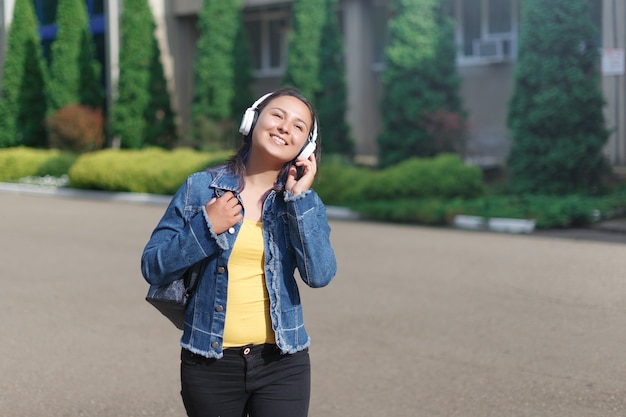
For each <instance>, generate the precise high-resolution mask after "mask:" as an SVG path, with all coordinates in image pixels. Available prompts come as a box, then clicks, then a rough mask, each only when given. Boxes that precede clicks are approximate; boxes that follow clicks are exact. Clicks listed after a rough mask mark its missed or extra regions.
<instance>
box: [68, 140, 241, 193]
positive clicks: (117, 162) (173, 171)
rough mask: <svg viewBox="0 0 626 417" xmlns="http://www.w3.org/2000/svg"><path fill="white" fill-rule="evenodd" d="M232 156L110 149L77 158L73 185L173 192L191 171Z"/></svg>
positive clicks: (188, 151) (90, 187) (188, 150)
mask: <svg viewBox="0 0 626 417" xmlns="http://www.w3.org/2000/svg"><path fill="white" fill-rule="evenodd" d="M229 156H230V154H229V153H228V154H227V153H226V152H223V153H210V154H209V153H203V152H198V151H195V150H192V149H186V148H179V149H176V150H173V151H166V150H163V149H161V148H150V149H145V150H141V151H139V150H115V149H107V150H103V151H99V152H93V153H89V154H84V155H82V156H81V157H80V158H79V159H78V160H77V161H76V163H75V164H74V165H73V166H72V167H71V169H70V170H69V177H70V187H73V188H82V189H90V190H104V191H128V192H135V193H151V194H165V195H172V194H174V193H175V192H176V190H177V189H178V188H179V187H180V185H181V184H182V183H183V182H184V181H185V179H186V178H187V176H188V175H189V174H192V173H194V172H196V171H202V170H204V169H206V168H208V167H210V166H215V165H218V164H220V163H223V162H224V161H226V159H227V158H228V157H229Z"/></svg>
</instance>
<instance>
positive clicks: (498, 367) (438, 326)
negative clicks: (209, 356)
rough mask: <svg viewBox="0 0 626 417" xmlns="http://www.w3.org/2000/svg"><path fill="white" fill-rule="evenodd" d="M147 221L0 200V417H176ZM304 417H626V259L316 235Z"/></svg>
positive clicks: (432, 239) (512, 245) (94, 205)
mask: <svg viewBox="0 0 626 417" xmlns="http://www.w3.org/2000/svg"><path fill="white" fill-rule="evenodd" d="M163 210H164V207H163V206H162V205H158V204H157V205H148V204H133V203H125V202H116V201H106V200H93V199H80V198H62V197H54V196H41V195H25V194H20V193H11V192H9V193H0V214H1V215H0V279H1V281H0V282H1V283H2V287H1V289H0V305H2V310H1V319H0V335H1V336H0V337H1V339H0V340H1V342H0V416H25V417H40V416H41V417H57V416H58V417H61V416H63V417H65V416H72V417H73V416H98V417H127V416H128V417H131V416H133V417H134V416H162V417H167V416H183V415H184V411H183V408H182V405H181V401H180V396H179V377H178V356H179V347H178V338H179V333H178V331H177V330H176V329H175V328H174V327H173V326H171V325H170V324H169V323H168V322H167V321H166V320H165V319H164V318H162V317H161V316H160V315H159V313H158V312H157V311H156V310H154V309H153V308H152V307H151V306H149V305H148V304H147V303H146V302H145V301H144V300H143V297H144V295H145V292H146V289H147V284H146V283H145V282H144V281H143V278H142V277H141V274H140V271H139V257H140V254H141V251H142V249H143V246H144V245H145V243H146V241H147V239H148V237H149V234H150V233H151V231H152V229H153V227H154V226H155V225H156V223H157V221H158V220H159V218H160V216H161V214H162V212H163ZM331 226H332V229H333V234H332V240H333V244H334V247H335V250H336V253H337V258H338V263H339V273H338V275H337V277H336V279H335V281H334V282H333V283H331V285H330V286H328V287H326V288H324V289H315V290H312V289H305V288H302V293H303V294H302V295H303V299H304V303H305V305H304V308H305V320H306V323H307V327H308V329H309V332H310V333H311V335H312V339H313V343H312V347H311V358H312V364H313V394H312V404H311V412H310V415H311V416H312V417H346V416H358V417H385V416H393V417H398V416H407V417H414V416H424V417H434V416H446V417H452V416H458V417H489V416H494V417H496V416H497V417H517V416H519V417H521V416H528V417H537V416H541V417H549V416H559V417H565V416H566V417H583V416H584V417H594V416H598V417H611V416H624V415H626V395H625V393H626V382H625V375H626V349H625V346H626V331H625V330H624V329H626V256H625V255H626V246H625V245H624V244H623V243H621V242H610V241H604V242H600V241H597V240H588V239H584V240H583V239H562V238H560V237H558V236H547V235H541V236H537V235H521V236H520V235H503V234H493V233H482V232H467V231H459V230H444V229H433V228H424V227H411V226H399V225H387V224H375V223H366V222H357V221H345V220H344V221H342V220H332V221H331Z"/></svg>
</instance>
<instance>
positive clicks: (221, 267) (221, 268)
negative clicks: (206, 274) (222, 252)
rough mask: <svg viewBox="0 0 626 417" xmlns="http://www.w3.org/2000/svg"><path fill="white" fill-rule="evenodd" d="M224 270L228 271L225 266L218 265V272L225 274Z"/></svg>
mask: <svg viewBox="0 0 626 417" xmlns="http://www.w3.org/2000/svg"><path fill="white" fill-rule="evenodd" d="M224 271H226V268H224V267H223V266H218V267H217V273H218V274H223V273H224Z"/></svg>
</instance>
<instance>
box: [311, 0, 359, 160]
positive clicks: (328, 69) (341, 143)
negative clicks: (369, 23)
mask: <svg viewBox="0 0 626 417" xmlns="http://www.w3.org/2000/svg"><path fill="white" fill-rule="evenodd" d="M336 4H337V0H327V3H326V8H325V10H326V17H325V24H324V27H323V29H322V38H321V44H320V58H319V62H320V72H319V76H318V79H319V82H320V90H319V91H318V93H317V95H316V99H315V103H316V105H317V112H318V119H319V124H320V132H321V133H322V136H321V137H322V139H323V142H322V143H323V148H324V152H327V153H334V154H342V155H345V156H348V157H351V156H352V155H353V153H354V142H353V141H352V138H351V137H350V128H349V126H348V123H347V122H346V110H347V101H348V92H347V86H346V66H345V62H344V49H343V37H342V36H341V33H340V31H339V23H338V20H337V14H336V10H335V6H336Z"/></svg>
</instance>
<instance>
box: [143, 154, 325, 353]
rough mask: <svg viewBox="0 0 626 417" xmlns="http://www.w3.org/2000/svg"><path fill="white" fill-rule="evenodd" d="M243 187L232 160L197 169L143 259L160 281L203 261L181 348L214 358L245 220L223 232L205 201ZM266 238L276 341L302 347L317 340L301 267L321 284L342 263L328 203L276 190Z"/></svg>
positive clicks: (290, 349) (311, 194)
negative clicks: (306, 310) (305, 308)
mask: <svg viewBox="0 0 626 417" xmlns="http://www.w3.org/2000/svg"><path fill="white" fill-rule="evenodd" d="M238 187H239V181H238V179H237V177H236V176H234V175H233V174H232V173H231V172H230V170H229V169H228V168H227V167H225V166H222V167H219V168H216V169H212V170H209V171H205V172H198V173H195V174H192V175H190V176H189V177H188V178H187V181H186V182H185V183H184V184H183V185H182V186H181V187H180V188H179V190H178V191H177V192H176V194H175V195H174V197H173V198H172V201H171V202H170V204H169V206H168V208H167V210H166V211H165V214H164V215H163V217H162V219H161V220H160V222H159V224H158V225H157V227H156V228H155V230H154V231H153V233H152V236H151V237H150V240H149V241H148V243H147V245H146V247H145V249H144V251H143V255H142V257H141V271H142V274H143V276H144V278H145V279H146V281H148V282H149V283H150V284H156V285H160V284H165V283H168V282H171V281H174V280H176V279H177V278H179V277H180V276H181V275H182V274H183V273H184V271H186V270H187V269H188V268H189V267H191V266H192V265H194V264H196V263H198V262H200V263H201V264H200V265H201V272H200V275H199V281H198V284H197V287H196V291H195V292H194V294H193V296H192V297H191V299H190V300H189V304H188V307H187V311H186V313H185V326H184V330H183V335H182V338H181V346H182V347H183V348H185V349H188V350H190V351H191V352H194V353H197V354H200V355H203V356H206V357H209V358H221V357H222V354H223V352H222V343H223V334H224V322H225V319H226V295H227V285H228V258H229V256H230V253H231V251H232V248H233V245H234V243H235V239H236V238H237V234H238V233H239V228H240V226H241V221H240V222H239V223H238V224H236V225H235V226H233V227H231V228H230V230H228V231H226V232H224V233H221V234H219V235H218V234H215V233H214V232H213V228H212V226H211V222H210V220H209V217H208V216H207V213H206V209H205V205H206V203H207V202H208V201H209V200H211V198H213V197H219V196H221V195H223V194H224V193H225V192H227V191H232V192H236V190H237V189H238ZM237 198H239V196H237ZM263 238H264V256H265V261H264V269H265V283H266V287H267V290H268V293H269V300H270V317H271V321H272V328H273V330H274V334H275V337H276V344H277V346H278V347H279V349H280V350H281V351H282V352H283V353H295V352H297V351H300V350H303V349H304V348H306V347H308V346H309V343H310V338H309V336H308V334H307V332H306V330H305V328H304V322H303V315H302V305H301V302H300V294H299V292H298V286H297V283H296V280H295V277H294V272H295V269H296V268H297V269H298V272H299V275H300V277H301V279H302V280H303V281H304V282H305V283H306V284H307V285H308V286H310V287H314V288H315V287H323V286H325V285H327V284H328V283H329V282H330V281H331V279H332V278H333V277H334V275H335V273H336V269H337V264H336V260H335V254H334V251H333V249H332V247H331V244H330V226H329V225H328V221H327V217H326V208H325V206H324V204H323V203H322V201H321V199H320V198H319V197H318V195H317V194H316V193H315V191H313V190H307V191H305V192H303V193H301V194H300V195H297V196H295V195H292V194H291V193H289V192H288V191H285V192H284V193H280V192H276V191H271V192H270V194H269V195H268V197H267V198H266V200H265V203H264V204H263Z"/></svg>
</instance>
